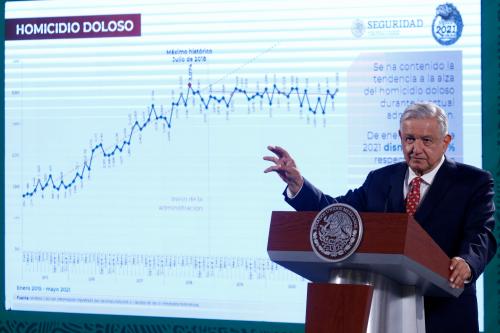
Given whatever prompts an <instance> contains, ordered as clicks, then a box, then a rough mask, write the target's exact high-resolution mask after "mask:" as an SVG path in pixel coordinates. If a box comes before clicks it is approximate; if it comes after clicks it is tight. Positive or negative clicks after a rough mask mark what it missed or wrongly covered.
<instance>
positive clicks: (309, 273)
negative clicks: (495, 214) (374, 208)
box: [267, 212, 463, 333]
mask: <svg viewBox="0 0 500 333" xmlns="http://www.w3.org/2000/svg"><path fill="white" fill-rule="evenodd" d="M316 215H317V212H273V213H272V217H271V226H270V230H269V239H268V245H267V251H268V254H269V257H270V259H271V260H272V261H273V262H275V263H277V264H279V265H281V266H283V267H285V268H287V269H289V270H291V271H293V272H295V273H297V274H299V275H300V276H302V277H304V278H306V279H308V280H310V281H311V282H312V283H309V285H308V288H307V307H306V333H336V332H339V333H340V332H342V333H345V332H349V333H358V332H359V333H361V332H362V333H365V332H370V333H372V332H381V333H382V332H383V333H393V332H394V333H401V332H409V333H413V332H415V333H416V332H418V333H422V332H425V317H424V303H423V295H433V296H444V297H458V296H459V295H460V294H461V293H462V291H463V289H453V288H451V287H450V286H449V284H448V275H449V273H448V272H449V270H448V268H449V262H450V259H449V258H448V256H447V255H446V254H445V253H444V252H443V251H442V250H441V248H439V246H438V245H437V244H436V243H435V242H434V241H433V240H432V238H431V237H430V236H429V235H428V234H427V233H426V232H425V231H424V230H423V229H422V228H421V227H420V225H419V224H418V223H417V222H416V221H415V220H414V219H413V217H411V216H408V215H406V214H399V213H360V216H361V219H362V221H363V228H364V232H363V238H362V240H361V243H360V245H359V248H358V249H357V250H356V252H355V253H354V254H353V255H351V256H350V257H348V258H347V259H345V260H344V261H340V262H328V261H325V260H324V259H322V258H320V257H319V256H318V255H317V254H316V253H315V252H314V251H313V249H312V247H311V244H310V240H309V235H310V227H311V224H312V222H313V220H314V218H315V217H316Z"/></svg>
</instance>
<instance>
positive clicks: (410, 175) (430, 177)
mask: <svg viewBox="0 0 500 333" xmlns="http://www.w3.org/2000/svg"><path fill="white" fill-rule="evenodd" d="M444 160H445V158H444V155H443V156H441V161H440V162H439V164H438V165H437V166H436V167H435V168H434V169H432V170H431V171H430V172H428V173H426V174H423V175H422V176H421V178H422V180H423V181H424V182H425V183H426V184H428V185H431V184H432V181H433V180H434V177H436V174H437V172H438V170H439V168H440V167H441V165H443V163H444ZM416 177H418V176H417V175H416V174H415V172H413V170H412V169H411V168H408V179H407V183H406V184H407V185H408V186H409V185H410V183H411V181H412V180H413V178H416Z"/></svg>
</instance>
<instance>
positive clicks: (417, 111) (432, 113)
mask: <svg viewBox="0 0 500 333" xmlns="http://www.w3.org/2000/svg"><path fill="white" fill-rule="evenodd" d="M428 118H435V119H436V120H437V122H438V124H439V127H440V129H441V135H442V136H443V137H444V136H445V135H446V134H448V116H447V115H446V112H444V110H443V109H442V108H440V107H439V106H438V105H436V104H434V103H432V102H425V103H423V102H419V103H414V104H412V105H410V106H408V107H407V108H406V109H405V110H404V112H403V114H402V115H401V119H400V120H399V128H400V129H401V127H402V125H403V121H405V120H408V119H428Z"/></svg>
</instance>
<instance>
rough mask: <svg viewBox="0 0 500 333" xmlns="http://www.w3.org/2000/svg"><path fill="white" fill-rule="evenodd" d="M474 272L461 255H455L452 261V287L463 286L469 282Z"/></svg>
mask: <svg viewBox="0 0 500 333" xmlns="http://www.w3.org/2000/svg"><path fill="white" fill-rule="evenodd" d="M471 278H472V272H471V269H470V267H469V264H468V263H467V262H466V261H465V260H464V259H462V258H460V257H453V258H451V261H450V285H451V287H452V288H463V287H464V284H465V283H469V282H470V280H471Z"/></svg>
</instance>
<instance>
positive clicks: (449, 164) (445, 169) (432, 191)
mask: <svg viewBox="0 0 500 333" xmlns="http://www.w3.org/2000/svg"><path fill="white" fill-rule="evenodd" d="M455 168H456V165H455V162H453V161H451V160H448V159H445V161H444V162H443V165H442V166H441V168H440V169H439V170H438V172H437V174H436V176H435V177H434V180H433V181H432V184H431V187H430V188H429V190H428V192H427V194H426V195H425V197H424V199H423V201H422V202H421V203H420V205H419V206H418V208H417V211H416V213H415V220H417V221H418V222H419V223H420V224H421V225H425V223H426V221H427V218H428V216H429V215H430V214H431V213H432V210H433V209H434V208H436V206H438V203H439V202H440V201H441V198H442V197H443V196H444V195H445V194H446V192H448V191H449V190H450V187H451V186H452V185H453V183H454V182H455V181H456V180H455V172H454V170H455Z"/></svg>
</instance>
